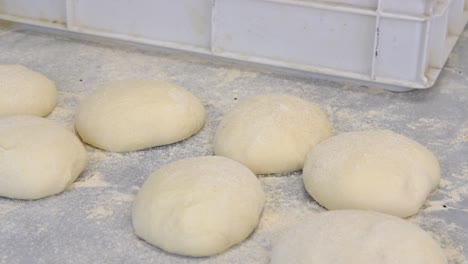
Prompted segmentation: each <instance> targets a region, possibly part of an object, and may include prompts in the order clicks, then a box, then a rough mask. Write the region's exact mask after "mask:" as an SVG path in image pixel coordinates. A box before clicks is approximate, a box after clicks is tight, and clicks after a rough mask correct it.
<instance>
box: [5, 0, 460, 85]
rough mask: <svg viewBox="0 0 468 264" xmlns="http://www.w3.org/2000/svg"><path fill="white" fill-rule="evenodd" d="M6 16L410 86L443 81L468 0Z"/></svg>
mask: <svg viewBox="0 0 468 264" xmlns="http://www.w3.org/2000/svg"><path fill="white" fill-rule="evenodd" d="M0 19H5V20H10V21H16V22H21V23H27V24H32V25H38V26H44V27H48V28H55V29H61V30H67V31H71V32H77V33H85V34H92V35H97V36H103V37H110V38H115V39H123V40H129V41H134V42H139V43H145V44H150V45H157V46H162V47H168V48H175V49H181V50H188V51H193V52H198V53H203V54H209V55H213V56H218V57H225V58H231V59H236V60H241V61H249V62H256V63H262V64H267V65H274V66H279V67H285V68H292V69H297V70H301V71H307V72H312V73H316V74H320V75H325V76H328V77H341V78H346V79H353V80H359V81H362V82H365V83H369V82H371V83H374V84H378V85H380V86H384V87H385V88H387V89H391V90H396V91H405V90H411V89H422V88H429V87H431V86H432V85H433V84H434V82H435V81H436V79H437V77H438V76H439V74H440V71H441V69H442V67H443V65H444V64H445V62H446V60H447V57H448V55H449V54H450V51H451V50H452V48H453V46H454V45H455V43H456V41H457V39H458V37H459V35H460V34H461V33H462V31H463V28H464V27H465V25H466V23H467V21H468V0H322V1H318V0H317V1H316V0H138V1H137V0H136V1H129V0H99V1H95V0H67V1H64V0H0Z"/></svg>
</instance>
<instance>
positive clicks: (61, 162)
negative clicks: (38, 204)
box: [0, 116, 88, 199]
mask: <svg viewBox="0 0 468 264" xmlns="http://www.w3.org/2000/svg"><path fill="white" fill-rule="evenodd" d="M87 162H88V157H87V154H86V151H85V149H84V147H83V145H82V143H81V142H80V141H79V139H78V138H77V137H76V136H75V135H74V134H73V133H72V132H70V131H68V130H67V129H65V128H64V127H62V126H61V125H60V124H57V123H56V122H54V121H50V120H47V119H44V118H40V117H33V116H14V117H3V118H0V196H5V197H9V198H17V199H39V198H44V197H47V196H50V195H53V194H57V193H60V192H62V191H63V190H65V188H67V187H68V186H69V185H70V184H71V183H72V182H73V181H74V180H75V179H76V177H78V175H80V173H81V172H82V171H83V170H84V169H85V167H86V164H87Z"/></svg>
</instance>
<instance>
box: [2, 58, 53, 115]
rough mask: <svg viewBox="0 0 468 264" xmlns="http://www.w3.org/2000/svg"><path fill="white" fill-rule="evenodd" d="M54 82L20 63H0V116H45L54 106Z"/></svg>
mask: <svg viewBox="0 0 468 264" xmlns="http://www.w3.org/2000/svg"><path fill="white" fill-rule="evenodd" d="M56 101H57V90H56V89H55V84H54V83H53V82H52V81H51V80H49V79H48V78H47V77H45V76H44V75H42V74H40V73H37V72H35V71H32V70H30V69H28V68H26V67H24V66H21V65H0V116H11V115H35V116H46V115H48V114H49V113H50V112H52V110H54V108H55V104H56Z"/></svg>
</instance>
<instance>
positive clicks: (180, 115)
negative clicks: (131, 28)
mask: <svg viewBox="0 0 468 264" xmlns="http://www.w3.org/2000/svg"><path fill="white" fill-rule="evenodd" d="M204 121H205V109H204V108H203V105H202V104H201V102H200V101H199V100H198V98H197V97H195V96H194V95H193V94H192V93H190V92H189V91H187V90H185V89H183V88H181V87H179V86H176V85H173V84H169V83H164V82H160V81H147V80H126V81H117V82H113V83H111V84H109V85H107V86H104V87H103V88H101V89H98V90H96V91H94V93H92V94H91V95H90V96H89V97H88V98H87V99H85V100H84V101H83V102H82V104H81V106H80V109H79V111H78V114H77V116H76V122H75V126H76V129H77V131H78V133H79V134H80V136H81V138H82V139H83V141H84V142H86V143H88V144H90V145H93V146H95V147H98V148H101V149H105V150H109V151H115V152H125V151H134V150H141V149H145V148H150V147H155V146H160V145H166V144H171V143H174V142H177V141H181V140H184V139H186V138H188V137H190V136H192V135H193V134H195V133H196V132H198V131H199V130H200V129H201V128H202V127H203V124H204Z"/></svg>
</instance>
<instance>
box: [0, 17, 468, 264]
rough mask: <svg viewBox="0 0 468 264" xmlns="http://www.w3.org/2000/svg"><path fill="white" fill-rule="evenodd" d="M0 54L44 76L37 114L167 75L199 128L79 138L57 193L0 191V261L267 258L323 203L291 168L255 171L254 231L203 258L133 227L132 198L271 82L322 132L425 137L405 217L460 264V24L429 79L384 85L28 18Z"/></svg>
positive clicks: (467, 38)
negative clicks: (52, 103)
mask: <svg viewBox="0 0 468 264" xmlns="http://www.w3.org/2000/svg"><path fill="white" fill-rule="evenodd" d="M0 64H23V65H25V66H27V67H29V68H31V69H33V70H36V71H38V72H41V73H42V74H44V75H46V76H48V77H49V78H50V79H52V80H54V81H55V82H56V85H57V88H58V91H59V97H58V105H57V108H56V109H55V110H54V111H53V112H52V114H50V115H49V117H48V118H50V119H53V120H57V121H59V122H62V123H64V124H65V125H66V126H68V127H70V128H72V127H73V116H74V113H75V110H76V109H77V107H78V105H79V103H80V100H81V99H82V98H83V97H85V96H86V95H87V94H89V93H90V92H91V91H92V90H93V89H95V88H97V87H98V86H101V85H102V84H105V83H107V82H109V81H112V80H116V79H159V80H164V81H170V82H174V83H176V84H179V85H181V86H183V87H185V88H187V89H188V90H190V91H191V92H192V93H194V94H195V95H197V96H198V97H199V98H200V99H201V100H202V102H203V104H204V105H205V108H206V111H207V120H206V124H205V127H204V128H203V129H202V130H201V131H200V132H199V133H198V134H196V135H195V136H193V137H191V138H189V139H187V140H185V141H183V142H180V143H177V144H173V145H168V146H162V147H156V148H152V149H149V150H144V151H137V152H130V153H124V154H118V153H110V152H105V151H101V150H98V149H95V148H93V147H90V146H87V147H86V149H87V151H88V154H89V166H88V168H87V169H86V171H85V172H84V173H83V174H82V175H81V176H80V177H79V178H78V179H77V180H76V182H75V183H74V184H73V185H72V186H71V187H70V188H69V189H68V190H66V191H65V192H64V193H62V194H60V195H56V196H52V197H49V198H45V199H41V200H37V201H21V200H12V199H7V198H0V263H2V264H3V263H5V264H16V263H25V264H30V263H100V264H105V263H243V264H248V263H268V260H269V254H270V251H271V245H272V241H273V240H274V239H275V238H276V237H277V235H278V234H280V233H281V232H282V231H283V230H285V228H287V227H288V226H290V225H291V224H294V223H295V222H297V221H300V219H301V218H305V217H308V216H310V215H312V214H315V213H317V212H321V211H324V210H325V209H323V208H322V207H320V206H319V205H317V203H316V202H314V201H313V200H312V199H311V198H310V197H309V196H308V195H307V193H306V191H305V189H304V187H303V184H302V178H301V173H300V172H295V173H289V174H282V175H268V176H259V177H260V180H261V183H262V184H263V187H264V190H265V192H266V195H267V200H266V205H265V209H264V212H263V216H262V218H261V221H260V224H259V226H258V228H257V230H256V231H255V232H254V233H253V234H252V235H251V236H250V237H249V238H248V239H247V240H246V241H245V242H244V243H242V244H240V245H238V246H234V247H233V248H231V249H229V250H228V251H226V252H224V253H222V254H220V255H218V256H215V257H211V258H188V257H180V256H176V255H171V254H167V253H165V252H163V251H161V250H159V249H158V248H156V247H154V246H151V245H149V244H147V243H145V242H144V241H142V240H140V239H139V238H138V237H136V236H135V235H134V233H133V230H132V225H131V206H132V201H133V197H134V195H135V194H136V192H137V191H138V189H139V187H140V186H141V185H142V184H143V182H144V181H145V179H146V177H147V176H148V175H149V174H151V173H152V172H153V171H155V170H156V169H158V168H160V167H161V166H162V165H164V164H167V163H169V162H172V161H175V160H178V159H182V158H187V157H195V156H200V155H212V145H211V141H212V139H213V136H214V133H215V130H216V127H217V125H218V123H219V122H220V120H221V118H222V116H223V114H225V113H226V112H227V111H229V110H230V109H231V108H232V107H233V106H234V105H236V103H237V102H238V101H240V100H243V99H245V98H247V97H249V96H252V95H257V94H263V93H272V92H282V93H288V94H292V95H296V96H299V97H302V98H305V99H307V100H310V101H312V102H314V103H316V104H318V105H320V106H321V107H322V109H324V110H325V111H326V112H327V114H328V116H329V118H330V120H331V122H332V123H333V126H334V134H337V133H340V132H344V131H352V130H363V129H377V128H380V129H391V130H393V131H395V132H398V133H400V134H403V135H405V136H407V137H409V138H412V139H415V140H416V141H418V142H419V143H421V144H423V145H425V146H427V147H428V148H429V149H430V150H431V151H433V153H434V154H435V155H436V156H437V157H438V158H439V159H440V163H441V167H442V181H441V184H440V188H439V189H437V190H436V191H435V192H434V193H433V194H432V195H431V196H430V197H429V200H428V201H427V202H426V204H425V205H424V206H423V208H422V209H421V211H420V212H419V214H418V215H416V216H414V217H411V218H410V219H409V221H411V222H413V223H415V224H418V225H419V226H421V227H422V228H423V229H425V230H427V231H429V232H430V233H431V234H432V235H433V236H434V237H435V238H436V240H437V241H439V242H440V244H441V245H442V247H443V248H444V249H445V251H446V254H447V256H448V258H449V260H450V263H454V264H455V263H457V264H461V263H468V32H465V33H464V35H463V36H462V37H461V40H460V41H459V43H458V44H457V46H456V48H455V50H454V52H453V53H452V55H451V57H450V59H449V61H448V64H447V66H446V68H445V69H444V70H443V73H442V76H441V78H440V80H439V81H438V83H437V84H436V85H435V87H434V88H432V89H428V90H422V91H413V92H409V93H391V92H387V91H384V90H381V89H377V88H368V87H361V86H359V85H353V84H349V83H338V82H332V81H325V80H317V79H313V78H310V77H306V76H303V75H301V76H299V75H295V76H293V75H291V74H286V73H283V72H280V71H277V70H271V69H266V68H260V67H255V66H245V65H244V66H240V65H235V64H232V63H229V62H212V61H209V60H207V59H204V58H200V57H196V56H192V55H188V54H176V53H173V52H168V51H158V50H155V49H149V48H143V47H135V46H130V45H123V44H121V43H120V44H117V43H113V44H110V43H107V42H101V43H99V42H97V41H90V40H87V41H85V40H77V39H76V38H69V37H65V36H60V35H57V34H50V33H47V32H39V31H37V30H35V29H32V28H24V27H9V26H7V25H3V26H2V27H0Z"/></svg>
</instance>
